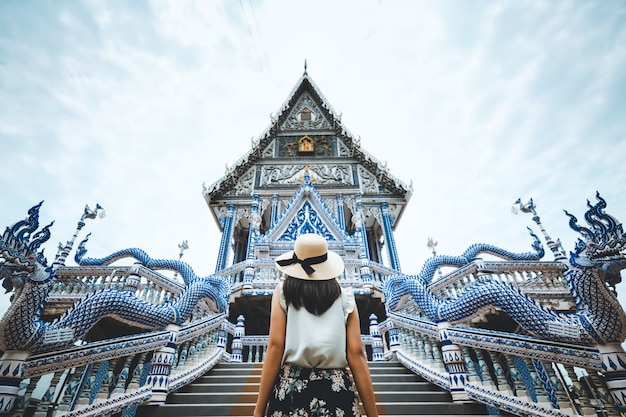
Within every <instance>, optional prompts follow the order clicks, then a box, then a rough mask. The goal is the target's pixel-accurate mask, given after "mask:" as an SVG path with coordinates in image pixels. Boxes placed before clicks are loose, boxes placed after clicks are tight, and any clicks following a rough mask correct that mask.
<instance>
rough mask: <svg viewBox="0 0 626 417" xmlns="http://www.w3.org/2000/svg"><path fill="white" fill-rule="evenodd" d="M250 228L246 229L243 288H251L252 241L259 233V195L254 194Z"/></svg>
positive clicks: (252, 267) (252, 277)
mask: <svg viewBox="0 0 626 417" xmlns="http://www.w3.org/2000/svg"><path fill="white" fill-rule="evenodd" d="M249 220H250V229H249V230H248V247H247V251H246V269H245V270H244V272H243V288H244V289H252V288H253V285H252V281H253V280H254V258H255V256H254V242H255V237H256V235H258V234H259V226H260V225H261V218H260V216H259V196H258V195H255V196H254V197H253V200H252V204H251V205H250V219H249Z"/></svg>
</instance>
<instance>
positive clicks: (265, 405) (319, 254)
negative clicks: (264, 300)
mask: <svg viewBox="0 0 626 417" xmlns="http://www.w3.org/2000/svg"><path fill="white" fill-rule="evenodd" d="M276 268H277V269H278V270H280V271H281V272H283V273H284V275H285V279H284V281H283V282H281V283H280V284H278V285H277V286H276V289H275V290H274V295H273V297H272V307H271V313H270V330H269V342H268V347H267V352H266V354H265V358H264V363H263V371H262V373H261V385H260V389H259V395H258V398H257V402H256V407H255V409H254V416H255V417H260V416H264V415H267V416H270V417H281V416H294V415H296V416H309V417H311V416H321V415H324V416H338V417H341V416H345V417H349V416H360V415H361V412H360V407H359V400H358V397H360V399H361V402H362V404H363V408H364V409H365V413H366V415H368V416H369V417H377V416H378V412H377V410H376V402H375V398H374V389H373V385H372V380H371V376H370V373H369V368H368V367H367V358H366V357H365V353H364V350H363V346H362V343H361V327H360V320H359V313H358V309H357V308H356V302H355V299H354V293H353V292H352V289H350V288H348V289H342V288H341V287H340V286H339V283H338V282H337V280H336V278H337V277H338V276H340V275H342V274H343V270H344V265H343V260H342V259H341V257H340V256H339V255H338V254H337V253H335V252H330V251H328V243H327V242H326V240H325V239H324V238H323V237H322V236H320V235H316V234H304V235H300V236H299V237H298V238H297V239H296V242H295V244H294V250H293V252H288V253H285V254H283V255H281V256H279V257H278V258H277V259H276ZM348 366H349V367H350V371H351V372H352V376H353V378H354V383H355V385H356V390H357V391H358V397H357V395H356V392H355V389H354V385H353V383H352V380H351V379H350V376H349V373H348V369H347V367H348Z"/></svg>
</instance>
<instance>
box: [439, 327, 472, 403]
mask: <svg viewBox="0 0 626 417" xmlns="http://www.w3.org/2000/svg"><path fill="white" fill-rule="evenodd" d="M449 326H450V323H447V322H440V323H437V333H438V336H439V341H441V359H442V360H443V363H444V364H445V365H446V370H447V371H448V376H449V378H450V394H451V395H452V401H454V402H469V401H470V399H469V396H468V395H467V392H466V391H465V383H466V382H467V369H466V368H465V358H464V357H463V352H462V351H461V348H460V347H459V346H457V345H455V344H453V343H452V342H450V339H448V332H447V330H448V327H449Z"/></svg>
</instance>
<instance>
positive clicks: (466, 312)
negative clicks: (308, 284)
mask: <svg viewBox="0 0 626 417" xmlns="http://www.w3.org/2000/svg"><path fill="white" fill-rule="evenodd" d="M596 198H597V199H598V203H597V204H596V205H591V203H590V202H589V201H587V206H588V208H589V210H588V211H587V213H586V214H585V220H586V221H587V223H588V224H589V225H590V227H588V228H587V227H582V226H580V225H578V223H577V222H578V221H577V219H576V217H574V216H573V215H571V214H569V213H568V212H567V211H566V212H565V213H566V214H567V215H568V216H569V217H570V221H569V225H570V227H571V228H572V229H573V230H575V231H577V232H579V233H580V234H581V235H582V238H579V239H578V241H577V243H576V246H575V250H574V251H573V252H571V254H570V259H569V265H566V272H565V277H566V280H567V284H568V287H569V290H570V293H571V294H572V296H573V298H574V301H575V303H576V312H575V313H571V314H566V313H561V312H558V311H554V310H551V309H549V308H547V307H544V306H542V305H540V304H539V303H538V302H537V301H536V300H533V299H531V298H530V297H529V296H527V295H525V294H524V293H523V292H522V291H520V290H519V289H517V288H516V287H514V286H512V285H510V284H508V283H504V282H501V281H495V280H494V281H487V282H480V283H476V284H473V285H472V286H470V287H469V288H468V289H467V290H466V291H464V292H463V293H462V294H461V295H460V296H459V297H458V298H455V299H449V300H442V299H439V298H438V297H436V296H435V295H434V294H433V293H432V292H431V291H430V289H429V283H430V281H431V279H432V277H433V275H434V272H435V271H436V269H437V268H438V267H439V266H463V265H466V264H468V263H470V262H471V261H472V260H474V259H476V257H477V256H478V255H479V254H480V253H487V252H488V253H491V254H494V255H497V256H500V257H502V258H505V259H510V260H529V259H540V258H541V257H542V256H543V249H541V245H540V243H539V240H538V238H537V236H535V235H534V234H533V233H532V231H531V235H533V237H534V238H535V242H534V243H533V247H534V249H535V250H536V252H535V253H534V254H533V253H527V254H511V253H508V252H505V251H502V250H500V249H498V248H495V247H493V246H491V245H484V244H480V245H472V246H471V247H470V248H468V250H467V251H466V252H465V253H464V254H463V255H462V256H460V257H450V256H434V257H433V258H431V259H429V260H428V261H427V262H426V263H425V265H424V267H423V268H422V271H421V273H420V274H419V275H417V276H412V275H404V274H397V275H393V276H390V277H389V278H388V279H387V280H386V281H385V282H384V283H383V288H382V289H383V292H384V294H385V298H386V300H387V308H388V310H389V311H394V310H396V309H398V308H399V305H400V301H401V300H402V299H403V298H406V297H407V296H410V297H412V298H413V300H414V301H415V303H416V305H417V307H418V308H419V309H420V311H421V312H422V313H423V314H424V315H425V316H426V317H427V318H428V319H430V320H432V321H434V322H450V323H459V322H467V321H468V320H469V319H471V318H472V317H473V316H475V315H477V314H479V313H480V312H481V311H484V310H485V309H486V308H490V307H496V308H499V309H501V310H502V311H504V312H506V313H507V314H508V315H509V316H510V317H511V318H512V319H513V320H515V321H516V322H517V323H518V324H519V325H520V326H521V327H523V328H524V330H525V331H527V332H528V333H529V334H531V335H534V336H536V337H539V338H543V339H545V340H553V341H565V342H574V341H575V342H578V343H581V342H582V343H585V344H589V345H591V344H607V343H621V342H622V341H623V340H624V339H625V338H626V315H625V314H624V310H623V308H622V306H621V305H620V303H619V301H618V300H617V298H616V295H615V292H614V290H612V289H611V287H613V288H614V286H615V284H616V283H618V282H620V271H621V270H622V269H624V268H626V257H625V256H624V254H623V251H624V250H625V249H626V235H624V233H623V229H622V225H621V224H620V223H619V222H618V221H617V220H616V219H614V218H613V217H611V216H610V215H608V214H606V213H605V212H604V209H605V208H606V201H605V200H604V199H602V198H601V197H600V194H599V193H596ZM553 323H554V324H561V325H566V326H575V327H576V328H577V329H579V337H578V338H570V337H567V336H563V335H558V334H555V333H554V332H553V331H550V324H553Z"/></svg>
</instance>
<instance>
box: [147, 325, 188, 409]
mask: <svg viewBox="0 0 626 417" xmlns="http://www.w3.org/2000/svg"><path fill="white" fill-rule="evenodd" d="M166 330H169V331H170V340H169V341H168V342H167V345H166V346H164V347H163V348H161V349H159V350H158V351H156V352H154V355H153V357H152V362H151V365H152V368H151V370H150V375H149V376H148V379H147V380H146V384H147V385H150V386H151V387H152V397H151V398H150V402H149V404H150V405H163V404H165V401H166V400H167V394H168V392H169V385H170V372H171V371H172V365H173V364H174V356H175V354H176V342H177V340H178V331H179V330H180V327H178V326H176V325H174V324H170V325H168V326H167V327H166Z"/></svg>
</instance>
